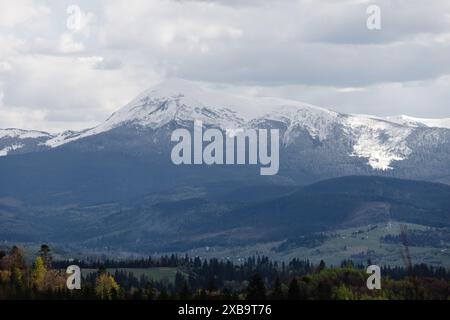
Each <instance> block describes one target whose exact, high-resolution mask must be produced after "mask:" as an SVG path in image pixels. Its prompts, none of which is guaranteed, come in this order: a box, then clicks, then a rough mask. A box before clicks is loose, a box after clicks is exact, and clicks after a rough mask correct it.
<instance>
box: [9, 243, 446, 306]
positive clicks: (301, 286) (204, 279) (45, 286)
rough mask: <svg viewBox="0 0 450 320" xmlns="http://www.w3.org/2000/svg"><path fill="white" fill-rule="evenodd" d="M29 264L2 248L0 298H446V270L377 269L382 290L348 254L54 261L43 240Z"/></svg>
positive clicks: (22, 254) (16, 250)
mask: <svg viewBox="0 0 450 320" xmlns="http://www.w3.org/2000/svg"><path fill="white" fill-rule="evenodd" d="M35 256H36V258H35V259H34V261H33V263H30V264H28V263H27V262H26V259H25V252H24V251H23V250H22V249H21V248H19V247H17V246H13V247H12V248H11V249H10V250H9V251H8V252H0V299H83V300H92V299H101V300H113V299H137V300H145V299H150V300H165V299H182V300H185V299H199V300H207V299H226V300H245V299H249V300H264V299H275V300H284V299H290V300H302V299H304V300H309V299H312V300H315V299H319V300H323V299H325V300H329V299H337V300H340V299H448V298H450V272H449V270H447V269H446V268H443V267H433V266H428V265H426V264H419V265H413V266H412V267H411V268H410V267H408V268H404V267H398V266H395V267H390V266H385V267H382V268H381V270H382V271H381V273H382V290H369V289H367V287H366V280H367V277H368V275H367V273H366V267H367V265H370V264H372V262H371V261H367V264H366V265H364V264H355V263H354V262H353V261H351V260H346V261H343V262H342V263H341V265H340V266H335V267H333V266H327V265H326V264H325V262H324V261H321V262H320V263H319V264H313V263H311V262H310V261H309V260H308V259H298V258H294V259H292V260H291V261H289V262H278V261H273V260H271V259H269V258H268V257H265V256H258V257H248V258H247V259H245V260H244V261H243V262H242V263H239V264H234V263H232V262H231V261H228V260H220V259H208V260H206V259H200V258H199V257H189V256H187V255H186V256H177V255H170V256H161V257H158V258H154V257H148V258H143V259H130V260H120V261H118V260H110V259H104V260H77V261H53V257H52V253H51V250H50V248H49V247H48V246H47V245H42V246H41V248H40V250H39V251H38V252H37V253H36V255H35ZM73 264H76V265H78V266H80V267H81V268H82V269H95V270H97V271H96V272H91V273H89V274H83V277H82V287H81V290H68V289H67V287H66V279H67V275H66V274H65V268H67V266H69V265H73ZM162 267H164V268H174V270H176V274H175V277H174V279H171V280H168V279H160V280H155V279H152V278H150V277H149V276H148V275H147V274H145V273H140V275H138V273H137V272H134V269H137V268H139V269H151V268H162Z"/></svg>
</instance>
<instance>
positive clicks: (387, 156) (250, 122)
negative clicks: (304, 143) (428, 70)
mask: <svg viewBox="0 0 450 320" xmlns="http://www.w3.org/2000/svg"><path fill="white" fill-rule="evenodd" d="M194 120H202V121H203V123H204V124H205V125H209V126H215V127H219V128H222V129H234V128H242V127H250V126H251V127H258V126H260V125H263V124H264V123H265V122H267V121H271V122H275V123H277V124H278V125H281V127H283V129H284V130H283V137H282V138H283V142H284V146H285V147H288V146H289V145H291V144H295V141H296V139H297V138H298V136H299V134H301V133H302V132H307V133H308V134H309V138H310V139H311V140H312V141H316V142H317V143H319V144H320V143H321V144H323V143H325V142H327V141H328V142H332V141H334V140H336V139H337V138H338V137H337V136H336V135H337V134H338V135H340V136H341V137H340V138H339V139H342V138H343V139H345V140H346V144H347V145H348V146H349V149H348V150H347V155H348V157H354V158H359V159H363V160H364V161H365V162H366V164H367V165H369V166H370V167H371V168H372V169H374V170H390V169H393V168H394V167H393V163H396V162H399V161H404V160H407V159H408V158H409V157H410V155H411V154H412V153H413V152H414V146H415V144H417V141H414V140H413V141H411V139H409V138H411V137H412V135H413V133H418V132H422V131H423V130H425V131H426V130H429V131H428V132H429V133H428V134H431V133H433V137H434V138H431V139H436V140H435V141H434V142H435V143H436V142H438V141H439V139H444V138H443V137H441V136H442V135H446V134H447V135H448V133H446V134H444V133H442V132H443V131H447V130H449V129H450V119H419V118H412V117H408V116H397V117H386V118H381V117H375V116H367V115H349V114H342V113H338V112H334V111H331V110H327V109H323V108H319V107H316V106H313V105H310V104H307V103H303V102H299V101H292V100H285V99H278V98H266V97H244V96H235V95H230V94H225V93H223V92H220V91H218V90H213V89H211V88H206V87H204V86H203V87H202V86H200V85H198V84H195V83H193V82H189V81H185V80H169V81H166V82H164V83H162V84H160V85H157V86H155V87H153V88H151V89H149V90H147V91H145V92H143V93H142V94H141V95H139V96H138V97H137V98H136V99H134V100H133V101H131V102H130V103H129V104H127V105H126V106H124V107H123V108H121V109H120V110H118V111H117V112H115V113H114V114H112V115H111V116H110V117H109V118H108V119H107V120H106V121H105V122H103V123H102V124H100V125H98V126H97V127H94V128H91V129H86V130H84V131H80V132H74V131H66V132H63V133H61V134H56V135H52V134H49V133H45V132H38V131H24V130H18V129H7V130H1V131H0V156H6V155H9V154H17V153H25V152H32V151H37V150H42V149H46V148H47V149H49V148H56V147H60V146H62V145H65V144H68V143H70V142H74V141H77V140H80V139H84V138H87V137H92V136H96V135H99V134H101V133H106V132H109V131H111V130H114V129H117V128H120V127H128V128H130V127H131V128H139V129H142V128H145V129H152V130H157V129H158V128H162V127H164V126H166V125H168V124H169V123H171V122H175V123H177V124H178V125H183V124H188V123H189V122H191V123H192V122H193V121H194ZM424 134H425V135H426V132H424ZM422 138H424V136H423V137H422ZM428 138H430V137H429V136H428ZM443 142H445V140H443ZM419 144H421V142H420V141H419Z"/></svg>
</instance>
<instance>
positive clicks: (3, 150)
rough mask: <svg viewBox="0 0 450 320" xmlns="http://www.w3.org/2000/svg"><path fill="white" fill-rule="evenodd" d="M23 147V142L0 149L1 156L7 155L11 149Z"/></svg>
mask: <svg viewBox="0 0 450 320" xmlns="http://www.w3.org/2000/svg"><path fill="white" fill-rule="evenodd" d="M20 148H23V144H13V145H12V146H9V147H6V148H4V149H2V150H0V157H6V156H7V155H8V153H9V152H10V151H14V150H17V149H20Z"/></svg>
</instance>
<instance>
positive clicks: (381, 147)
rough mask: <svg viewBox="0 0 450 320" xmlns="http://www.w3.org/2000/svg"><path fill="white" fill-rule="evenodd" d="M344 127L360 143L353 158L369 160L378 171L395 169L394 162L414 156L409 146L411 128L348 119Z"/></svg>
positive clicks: (357, 118)
mask: <svg viewBox="0 0 450 320" xmlns="http://www.w3.org/2000/svg"><path fill="white" fill-rule="evenodd" d="M344 124H345V126H346V130H347V132H348V133H349V134H350V135H352V136H353V137H354V139H355V140H356V141H355V144H354V145H353V153H352V154H351V155H352V156H355V157H361V158H367V159H368V164H369V165H370V166H371V167H372V168H373V169H375V170H383V171H385V170H390V169H393V168H392V166H391V164H392V162H394V161H401V160H405V159H407V158H408V156H409V155H410V154H411V152H412V150H411V149H410V148H409V147H408V145H407V144H406V138H407V137H408V136H409V135H410V134H411V132H412V129H411V128H409V127H406V126H401V125H397V124H393V123H389V122H387V121H380V120H379V119H377V118H366V117H361V116H348V117H346V119H345V120H344Z"/></svg>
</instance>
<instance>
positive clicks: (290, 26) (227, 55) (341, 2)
mask: <svg viewBox="0 0 450 320" xmlns="http://www.w3.org/2000/svg"><path fill="white" fill-rule="evenodd" d="M371 4H376V5H378V6H379V7H380V8H381V22H382V25H381V26H382V29H381V30H372V31H371V30H368V29H367V27H366V20H367V17H368V15H367V13H366V9H367V7H368V6H369V5H371ZM71 5H77V6H78V7H79V8H81V10H82V15H81V19H80V20H77V24H76V28H73V26H74V25H73V20H71V17H73V11H71V9H70V8H71ZM168 77H170V78H173V77H180V78H185V79H190V80H196V81H203V82H209V83H213V84H218V85H220V86H222V87H223V86H225V87H226V90H228V91H232V92H239V93H241V92H245V93H247V94H253V95H264V96H267V95H273V96H280V97H287V98H295V99H298V100H303V101H305V102H309V103H312V104H316V105H319V106H322V107H326V108H331V109H334V110H338V111H343V112H349V113H365V114H375V115H395V114H409V115H412V116H419V117H450V1H448V0H431V1H423V0H373V1H364V0H336V1H332V0H322V1H317V0H315V1H311V0H298V1H288V0H282V1H269V0H261V1H257V0H248V1H237V0H231V1H230V0H228V1H227V0H222V1H220V0H215V1H200V0H198V1H194V0H191V1H188V0H186V1H182V0H178V1H176V0H173V1H169V0H154V1H148V0H146V1H144V0H142V1H137V0H128V1H119V0H97V1H92V0H88V1H81V0H80V1H77V0H72V1H64V0H63V1H56V0H53V1H51V0H14V1H9V0H0V128H5V127H19V128H26V129H41V130H46V131H60V130H65V129H81V128H86V127H90V126H93V125H96V124H97V123H99V122H101V121H103V120H104V119H105V118H106V117H108V115H109V114H110V113H112V112H114V111H115V110H116V109H118V108H119V107H121V106H122V105H124V104H125V103H126V102H128V101H129V100H131V99H132V98H134V96H135V95H137V94H138V93H139V92H141V91H143V90H145V89H147V88H148V87H150V86H152V85H154V84H156V83H158V82H159V81H161V80H163V79H165V78H168Z"/></svg>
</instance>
